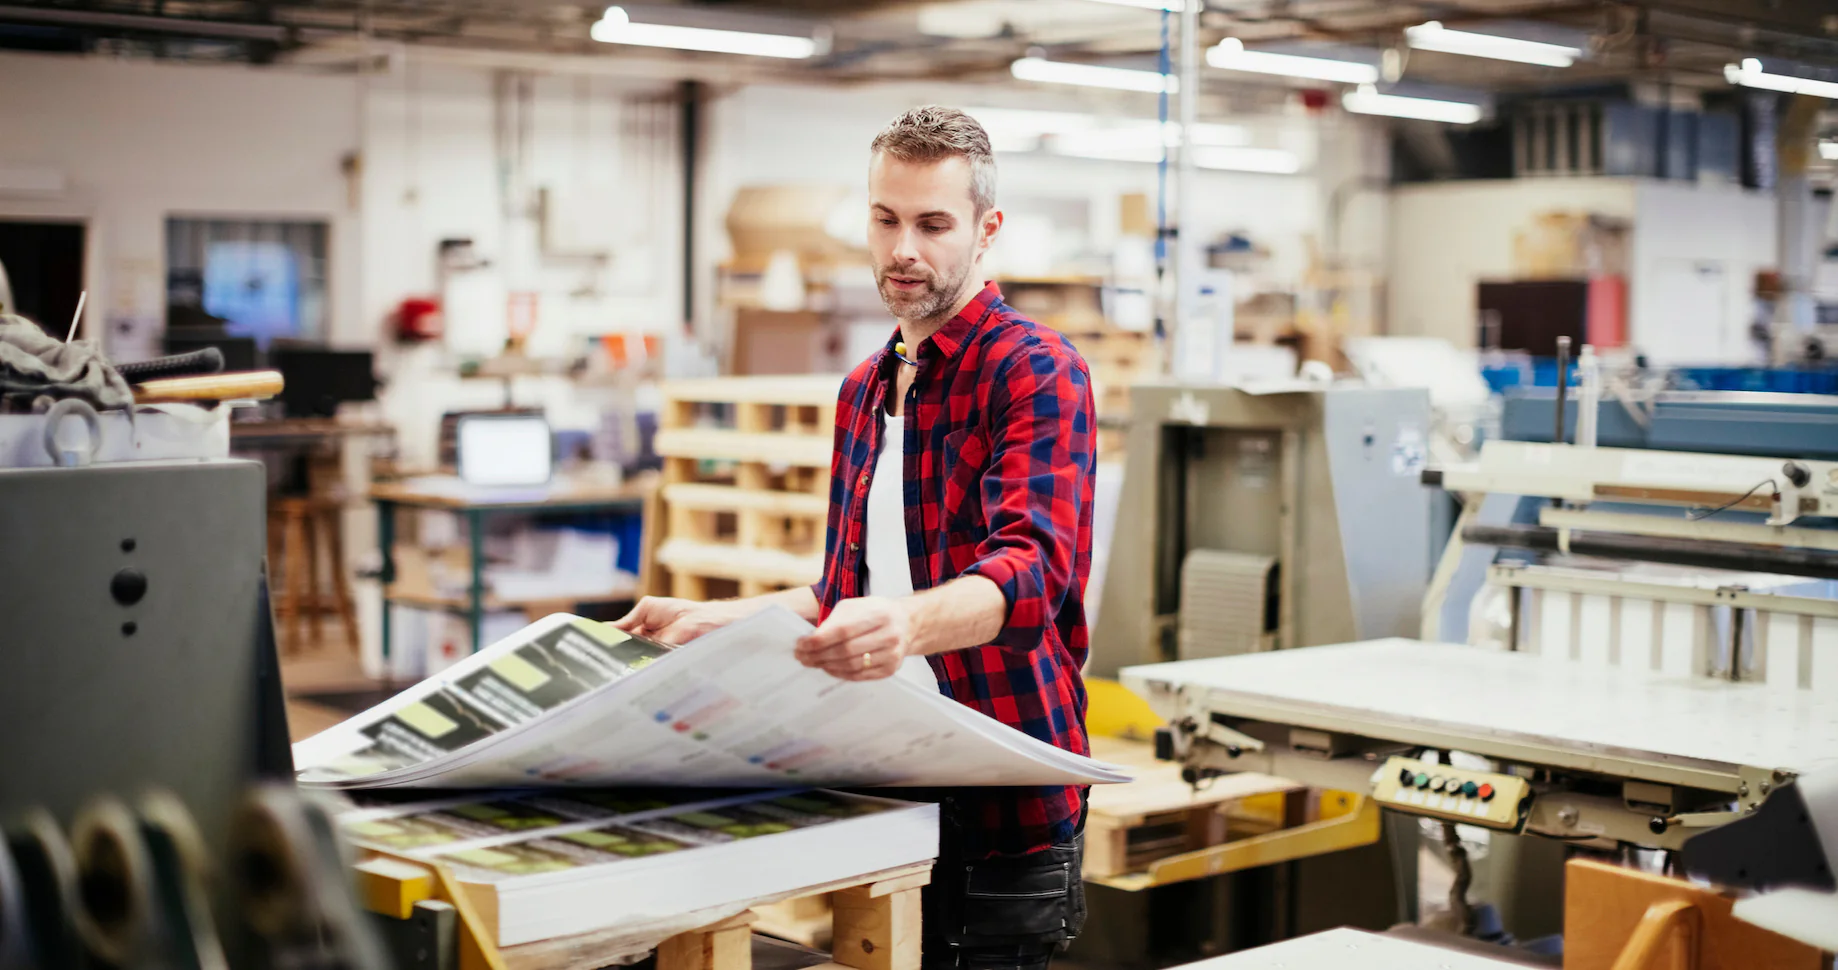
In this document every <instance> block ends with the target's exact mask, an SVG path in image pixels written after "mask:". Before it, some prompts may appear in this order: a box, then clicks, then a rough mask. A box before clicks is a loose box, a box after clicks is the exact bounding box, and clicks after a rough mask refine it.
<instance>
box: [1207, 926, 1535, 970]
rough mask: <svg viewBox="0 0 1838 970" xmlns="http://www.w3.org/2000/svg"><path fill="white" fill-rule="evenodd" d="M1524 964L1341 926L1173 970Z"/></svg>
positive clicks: (1458, 968)
mask: <svg viewBox="0 0 1838 970" xmlns="http://www.w3.org/2000/svg"><path fill="white" fill-rule="evenodd" d="M1525 966H1526V965H1525V964H1523V963H1516V962H1509V961H1506V960H1493V959H1489V958H1487V957H1482V956H1475V955H1474V954H1471V953H1464V952H1462V951H1460V950H1451V949H1445V948H1443V947H1440V946H1431V945H1429V944H1427V943H1417V942H1413V941H1411V940H1405V939H1400V938H1398V937H1395V936H1380V935H1379V934H1377V933H1367V932H1365V931H1364V930H1351V929H1344V928H1343V929H1338V930H1328V931H1327V932H1325V933H1316V934H1314V935H1312V936H1304V937H1299V938H1297V939H1294V940H1285V941H1283V942H1282V943H1272V944H1270V945H1269V946H1260V947H1257V948H1256V949H1253V950H1244V951H1241V952H1238V953H1232V954H1228V955H1226V956H1222V957H1213V958H1212V959H1210V960H1200V961H1198V962H1195V963H1189V964H1186V965H1184V966H1180V967H1176V968H1175V970H1277V968H1279V967H1281V968H1283V970H1429V968H1435V970H1525Z"/></svg>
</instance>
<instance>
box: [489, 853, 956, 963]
mask: <svg viewBox="0 0 1838 970" xmlns="http://www.w3.org/2000/svg"><path fill="white" fill-rule="evenodd" d="M931 879H932V866H931V863H925V864H923V865H918V866H908V867H906V868H903V869H894V870H890V871H887V872H879V873H873V874H870V875H864V876H861V877H858V878H855V879H850V880H841V881H838V882H834V883H829V884H827V885H823V886H816V887H812V888H811V889H809V890H806V891H805V893H804V894H803V895H800V896H796V897H793V899H792V901H794V902H795V901H797V900H804V899H815V898H821V899H825V900H828V905H827V906H826V913H827V915H826V916H825V917H824V920H825V922H827V923H828V924H829V926H830V930H829V932H828V933H827V934H825V935H826V936H827V937H828V938H830V939H831V941H832V942H831V943H830V944H829V945H828V949H829V950H830V961H831V962H829V963H826V964H820V965H819V966H817V967H814V968H812V970H841V968H844V967H848V968H852V970H919V954H920V950H919V948H920V925H919V923H920V903H919V893H920V890H921V889H923V888H924V887H925V885H926V884H927V883H929V882H931ZM763 909H766V907H764V906H762V907H756V908H754V909H749V910H747V911H745V912H742V913H740V914H738V915H735V916H732V917H729V918H727V919H724V920H722V921H720V922H718V923H715V924H713V925H710V926H704V927H702V928H701V929H696V930H691V931H689V932H686V933H679V934H677V935H676V936H673V937H671V938H670V939H667V940H665V941H664V942H663V943H661V944H659V945H658V947H657V970H751V967H752V962H753V947H752V936H753V933H754V931H755V930H759V929H764V928H765V927H766V926H767V922H766V921H765V920H763V919H762V913H761V910H763ZM611 932H612V934H613V935H615V936H616V935H617V934H618V932H619V931H617V930H615V931H611ZM596 939H597V938H596V936H595V935H592V934H589V935H587V936H582V937H571V938H563V939H560V940H545V941H542V942H539V943H527V944H524V945H523V946H516V947H511V948H509V949H507V950H505V951H504V962H505V967H506V970H577V968H588V967H598V966H601V965H602V963H603V962H604V960H603V958H604V957H607V956H610V955H612V953H611V952H610V951H607V950H605V949H604V948H600V947H597V946H596ZM794 942H795V941H794Z"/></svg>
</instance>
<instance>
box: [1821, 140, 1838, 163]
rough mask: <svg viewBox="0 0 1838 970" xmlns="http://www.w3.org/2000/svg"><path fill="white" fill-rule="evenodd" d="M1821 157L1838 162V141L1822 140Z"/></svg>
mask: <svg viewBox="0 0 1838 970" xmlns="http://www.w3.org/2000/svg"><path fill="white" fill-rule="evenodd" d="M1819 157H1820V158H1823V159H1825V160H1826V161H1828V162H1838V141H1822V142H1820V143H1819Z"/></svg>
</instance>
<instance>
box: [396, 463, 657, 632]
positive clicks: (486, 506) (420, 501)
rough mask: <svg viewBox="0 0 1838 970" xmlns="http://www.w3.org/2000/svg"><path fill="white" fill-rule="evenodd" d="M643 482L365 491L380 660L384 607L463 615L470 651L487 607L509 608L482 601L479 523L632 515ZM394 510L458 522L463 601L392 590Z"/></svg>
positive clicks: (437, 479) (451, 482) (440, 479)
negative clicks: (377, 577) (464, 548)
mask: <svg viewBox="0 0 1838 970" xmlns="http://www.w3.org/2000/svg"><path fill="white" fill-rule="evenodd" d="M655 487H656V485H655V482H654V481H653V480H652V479H651V478H650V477H646V478H643V479H639V480H636V481H632V482H627V483H624V484H620V485H612V484H608V483H606V482H603V481H595V480H578V479H570V478H567V477H558V478H557V479H556V480H555V481H554V482H552V483H550V484H548V485H544V486H537V487H532V488H515V489H506V488H498V489H490V488H479V487H477V486H470V485H467V484H466V483H465V482H462V481H461V480H460V479H459V478H458V476H454V475H433V476H428V477H425V478H415V479H409V480H406V481H401V482H389V483H385V484H381V485H377V486H375V487H373V488H371V490H370V500H371V501H372V502H374V503H376V507H377V544H378V545H379V546H381V547H382V555H383V570H382V577H381V578H382V583H383V628H382V630H383V643H382V647H383V657H384V659H385V660H387V659H388V658H389V606H390V604H391V603H396V602H400V603H405V604H409V605H413V606H422V607H433V608H436V609H463V610H464V611H465V613H466V616H467V618H468V620H469V621H470V625H471V629H472V649H473V652H475V653H476V652H478V649H479V647H480V643H479V631H480V630H481V629H482V627H483V625H484V619H485V609H486V607H487V605H491V606H504V605H511V604H508V603H504V602H502V601H499V600H497V599H496V598H493V599H492V600H490V601H489V603H488V601H487V598H486V596H485V528H484V525H485V519H486V518H487V517H488V516H490V515H493V514H497V513H506V512H521V513H526V514H527V513H557V512H637V511H639V510H641V509H642V508H643V507H644V502H645V497H646V496H647V495H649V494H650V492H651V490H652V489H653V488H655ZM398 508H412V509H438V510H441V511H446V512H452V513H455V514H457V515H461V516H464V517H465V519H466V531H467V537H468V541H469V542H470V544H471V551H472V562H471V575H470V580H471V581H470V587H469V589H470V592H469V595H468V596H466V597H464V598H449V597H444V596H440V595H439V594H438V593H436V592H434V591H433V590H429V591H426V592H425V593H422V592H410V591H403V590H394V589H392V588H391V587H392V585H393V584H394V583H395V581H396V557H395V544H396V510H397V509H398Z"/></svg>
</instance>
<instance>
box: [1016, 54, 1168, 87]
mask: <svg viewBox="0 0 1838 970" xmlns="http://www.w3.org/2000/svg"><path fill="white" fill-rule="evenodd" d="M1009 73H1011V74H1013V75H1014V76H1015V77H1016V78H1018V79H1020V80H1023V81H1041V82H1044V83H1047V84H1077V85H1080V86H1081V87H1088V88H1115V89H1117V90H1119V91H1144V92H1147V93H1149V94H1160V93H1162V92H1163V91H1166V92H1168V93H1169V94H1176V93H1179V91H1180V89H1181V84H1180V79H1179V78H1177V77H1175V76H1174V75H1172V74H1159V73H1157V72H1155V71H1137V70H1132V69H1130V68H1126V67H1104V66H1102V65H1099V64H1073V63H1069V62H1067V61H1049V60H1047V59H1045V58H1042V57H1023V58H1021V59H1020V60H1018V61H1016V62H1015V63H1014V64H1012V65H1010V66H1009Z"/></svg>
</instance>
